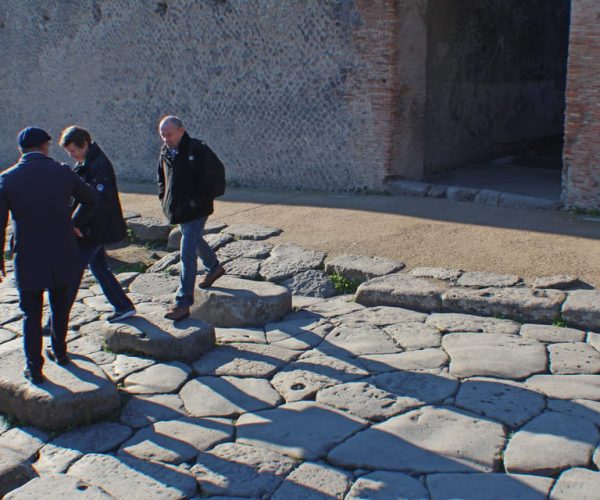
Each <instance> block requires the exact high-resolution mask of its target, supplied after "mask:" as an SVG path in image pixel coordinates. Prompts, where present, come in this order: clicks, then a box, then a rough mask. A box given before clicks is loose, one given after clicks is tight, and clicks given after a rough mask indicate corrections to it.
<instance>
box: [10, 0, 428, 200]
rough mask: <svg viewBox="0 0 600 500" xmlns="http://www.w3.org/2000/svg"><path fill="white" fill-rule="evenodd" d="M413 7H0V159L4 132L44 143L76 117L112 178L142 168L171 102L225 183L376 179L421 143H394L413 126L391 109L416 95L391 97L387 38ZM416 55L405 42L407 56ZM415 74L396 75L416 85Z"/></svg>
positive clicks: (380, 2) (115, 0) (318, 185)
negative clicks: (103, 155)
mask: <svg viewBox="0 0 600 500" xmlns="http://www.w3.org/2000/svg"><path fill="white" fill-rule="evenodd" d="M415 5H416V6H417V8H418V10H420V11H423V10H424V7H423V6H424V5H426V0H417V1H408V0H322V1H317V0H314V1H313V0H310V1H306V0H286V1H285V2H282V1H280V0H256V1H252V2H247V1H242V0H203V1H195V0H164V1H150V0H148V1H143V2H140V1H138V0H81V1H68V2H67V1H64V2H63V1H61V2H48V1H46V0H27V1H22V0H6V1H3V2H0V47H2V50H1V51H0V67H2V71H1V72H0V115H1V119H0V164H1V165H2V166H3V167H5V166H7V165H9V164H10V163H11V162H12V161H14V160H15V159H16V158H17V151H16V148H15V136H16V133H17V131H18V130H19V129H20V128H22V127H24V126H26V125H29V124H38V125H41V126H43V127H46V128H47V129H49V131H50V132H51V135H53V136H54V137H55V138H57V137H58V135H59V133H60V130H61V129H62V128H63V127H65V126H67V125H70V124H73V123H76V124H80V125H82V126H85V127H88V128H89V129H90V131H91V132H92V135H93V136H94V137H95V139H96V140H97V142H98V143H99V144H100V145H101V147H103V148H104V149H105V150H106V152H107V153H108V155H109V157H110V158H111V159H112V160H113V163H114V164H115V168H116V169H117V171H118V174H119V176H121V177H123V178H129V179H148V180H150V179H154V177H155V165H156V155H157V152H158V149H159V147H160V144H159V139H158V136H157V134H156V125H157V122H158V120H159V119H160V117H161V116H162V115H164V114H167V113H175V114H178V115H180V116H181V117H182V119H183V120H184V122H185V124H186V125H187V128H188V130H189V131H190V132H191V134H192V135H193V136H196V137H199V138H202V139H204V140H205V141H206V142H207V143H208V144H209V145H210V146H211V147H213V149H214V150H215V151H216V152H217V153H218V154H219V156H220V157H221V158H222V159H223V161H224V163H225V164H226V167H227V175H228V177H229V181H230V182H238V183H240V184H243V185H246V186H256V187H270V188H279V187H284V188H288V189H294V188H303V189H320V190H351V189H360V188H368V189H379V188H380V187H381V186H382V182H383V179H384V176H385V175H386V173H389V172H390V170H391V169H392V168H396V169H398V168H408V166H410V165H413V164H418V162H416V163H415V162H414V161H412V160H413V159H412V158H411V157H410V154H414V155H416V156H417V157H418V155H420V154H422V152H421V151H420V150H419V149H418V148H413V149H410V148H409V147H408V146H407V147H406V148H408V149H410V151H413V153H410V154H409V155H404V156H402V154H401V153H402V152H401V151H400V153H399V152H398V141H404V142H405V143H410V142H411V141H414V140H413V135H415V134H416V135H417V136H418V135H419V134H422V126H420V125H418V124H417V126H414V124H413V123H412V121H411V120H412V117H411V113H410V112H405V111H399V109H400V108H402V109H404V106H400V105H399V104H400V103H409V104H410V103H411V101H412V100H413V99H414V100H416V104H415V106H416V108H417V109H418V107H419V106H420V105H421V104H420V102H419V99H421V100H422V99H424V97H423V96H422V89H421V88H418V87H413V88H412V89H407V91H406V92H405V93H403V91H402V83H403V82H402V78H403V76H402V73H401V72H398V71H397V62H398V60H400V59H402V57H405V56H404V55H403V54H402V50H395V49H394V47H395V46H396V41H397V40H396V38H395V37H398V36H399V35H398V29H397V24H398V22H397V20H398V19H400V18H403V9H407V11H408V12H409V15H410V16H412V17H411V19H415V15H414V13H413V11H414V10H415ZM403 36H406V35H403ZM418 50H421V49H420V48H419V47H413V48H411V49H410V50H408V49H406V51H409V52H410V51H412V54H413V55H412V56H411V57H408V59H407V61H408V62H407V64H408V63H410V62H411V61H414V60H416V57H415V53H416V51H418ZM406 51H405V52H406ZM405 59H406V57H405ZM422 72H423V74H419V75H417V76H414V77H413V76H410V78H412V79H413V80H415V81H419V82H420V83H421V84H422V83H423V82H422V81H421V80H422V79H423V77H424V69H423V70H422ZM413 94H416V96H414V95H413ZM413 114H414V113H413ZM421 114H422V113H421ZM398 117H400V119H401V120H404V122H403V123H404V124H405V125H406V126H405V127H404V128H403V132H402V134H400V136H399V137H398V136H394V135H393V134H395V133H396V132H395V131H396V130H397V128H396V125H395V124H396V121H397V119H398ZM413 131H414V133H413ZM419 140H420V139H419ZM418 142H419V141H418V140H417V141H416V142H415V143H416V144H418ZM403 148H404V146H401V147H400V149H403ZM59 149H60V148H58V147H55V148H54V150H53V154H54V156H55V157H56V158H60V159H61V160H65V161H66V160H67V157H66V156H64V154H63V153H62V152H61V151H59ZM414 151H416V152H414ZM398 158H403V159H402V160H401V161H400V163H399V162H398ZM417 159H418V158H417ZM392 161H394V162H395V163H394V165H395V167H394V166H393V165H392ZM402 165H404V167H403V166H402Z"/></svg>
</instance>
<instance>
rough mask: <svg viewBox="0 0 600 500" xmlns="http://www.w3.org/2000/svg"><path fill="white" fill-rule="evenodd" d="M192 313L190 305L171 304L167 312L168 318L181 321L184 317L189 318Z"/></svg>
mask: <svg viewBox="0 0 600 500" xmlns="http://www.w3.org/2000/svg"><path fill="white" fill-rule="evenodd" d="M189 315H190V308H189V307H188V306H177V305H175V306H171V307H169V309H167V313H166V314H165V318H166V319H170V320H172V321H181V320H182V319H185V318H187V317H188V316H189Z"/></svg>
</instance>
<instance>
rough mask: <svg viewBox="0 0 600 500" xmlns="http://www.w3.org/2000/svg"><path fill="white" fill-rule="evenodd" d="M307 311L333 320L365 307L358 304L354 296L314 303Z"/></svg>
mask: <svg viewBox="0 0 600 500" xmlns="http://www.w3.org/2000/svg"><path fill="white" fill-rule="evenodd" d="M305 309H306V310H307V311H309V312H312V313H315V314H317V315H319V316H321V317H323V318H332V317H336V316H341V315H343V314H349V313H352V312H354V311H360V310H363V309H365V307H364V306H362V305H360V304H356V303H355V302H354V297H353V296H342V297H334V298H331V299H328V300H320V301H317V302H314V303H312V304H310V305H308V306H307V307H306V308H305Z"/></svg>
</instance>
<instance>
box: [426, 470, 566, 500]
mask: <svg viewBox="0 0 600 500" xmlns="http://www.w3.org/2000/svg"><path fill="white" fill-rule="evenodd" d="M426 481H427V488H428V489H429V491H430V493H431V498H432V500H447V499H449V498H455V499H458V498H460V499H464V500H476V499H481V498H489V499H492V498H498V499H500V498H506V495H507V492H510V494H509V496H510V498H515V499H516V498H518V499H520V500H545V499H546V498H548V495H549V494H550V489H551V488H552V483H553V480H552V479H550V478H547V477H536V476H527V475H523V474H510V475H509V474H477V473H475V474H430V475H429V476H427V480H426ZM552 498H554V496H553V497H552Z"/></svg>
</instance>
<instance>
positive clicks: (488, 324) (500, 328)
mask: <svg viewBox="0 0 600 500" xmlns="http://www.w3.org/2000/svg"><path fill="white" fill-rule="evenodd" d="M425 323H426V324H427V325H428V326H432V327H435V328H437V329H438V330H439V331H440V332H443V333H452V332H474V333H497V334H506V335H511V334H512V335H516V334H517V333H519V330H520V328H521V325H520V324H519V323H517V322H516V321H511V320H509V319H497V318H483V317H481V316H475V315H473V314H458V313H435V314H431V315H430V316H429V317H428V318H427V321H426V322H425Z"/></svg>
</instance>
